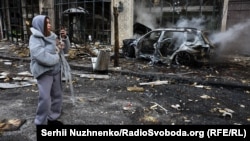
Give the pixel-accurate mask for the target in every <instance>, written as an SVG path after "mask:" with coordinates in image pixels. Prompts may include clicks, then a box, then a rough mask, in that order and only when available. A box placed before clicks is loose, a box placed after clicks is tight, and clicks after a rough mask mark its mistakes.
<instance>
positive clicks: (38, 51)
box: [29, 15, 70, 78]
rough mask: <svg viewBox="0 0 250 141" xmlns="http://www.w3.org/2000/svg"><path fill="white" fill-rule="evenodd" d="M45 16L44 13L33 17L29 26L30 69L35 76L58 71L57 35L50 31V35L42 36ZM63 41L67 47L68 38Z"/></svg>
mask: <svg viewBox="0 0 250 141" xmlns="http://www.w3.org/2000/svg"><path fill="white" fill-rule="evenodd" d="M45 18H46V16H44V15H38V16H36V17H34V18H33V21H32V27H31V28H30V30H31V33H32V35H31V36H30V39H29V50H30V58H31V63H30V70H31V73H32V74H33V76H34V77H35V78H38V77H39V76H40V75H42V74H44V73H48V74H51V75H53V74H55V73H58V72H59V71H60V56H59V54H58V53H57V52H56V38H57V35H56V34H55V33H53V32H51V35H50V36H48V37H45V36H44V24H45ZM64 42H65V47H66V48H69V46H68V45H69V44H70V43H69V40H68V38H67V40H64Z"/></svg>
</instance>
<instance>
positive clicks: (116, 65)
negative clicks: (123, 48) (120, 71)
mask: <svg viewBox="0 0 250 141" xmlns="http://www.w3.org/2000/svg"><path fill="white" fill-rule="evenodd" d="M113 10H114V28H115V49H114V67H119V28H118V15H119V11H118V7H113Z"/></svg>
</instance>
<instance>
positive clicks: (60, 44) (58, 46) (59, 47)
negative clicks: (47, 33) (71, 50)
mask: <svg viewBox="0 0 250 141" xmlns="http://www.w3.org/2000/svg"><path fill="white" fill-rule="evenodd" d="M64 47H65V46H64V42H63V41H61V40H59V39H56V49H57V52H60V50H62V49H64Z"/></svg>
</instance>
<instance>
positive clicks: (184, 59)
mask: <svg viewBox="0 0 250 141" xmlns="http://www.w3.org/2000/svg"><path fill="white" fill-rule="evenodd" d="M193 63H194V57H193V55H191V54H190V53H188V52H185V51H180V52H178V53H177V54H176V55H175V58H174V62H173V64H175V65H185V66H191V65H193Z"/></svg>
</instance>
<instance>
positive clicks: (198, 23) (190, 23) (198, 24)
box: [176, 17, 205, 30]
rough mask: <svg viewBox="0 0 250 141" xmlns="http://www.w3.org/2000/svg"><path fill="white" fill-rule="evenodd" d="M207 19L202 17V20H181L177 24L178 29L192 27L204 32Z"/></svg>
mask: <svg viewBox="0 0 250 141" xmlns="http://www.w3.org/2000/svg"><path fill="white" fill-rule="evenodd" d="M204 23H205V18H204V17H200V18H196V17H194V18H192V19H186V18H180V19H179V20H178V21H177V23H176V26H177V27H191V28H197V29H200V30H203V29H204V27H205V25H204Z"/></svg>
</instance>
